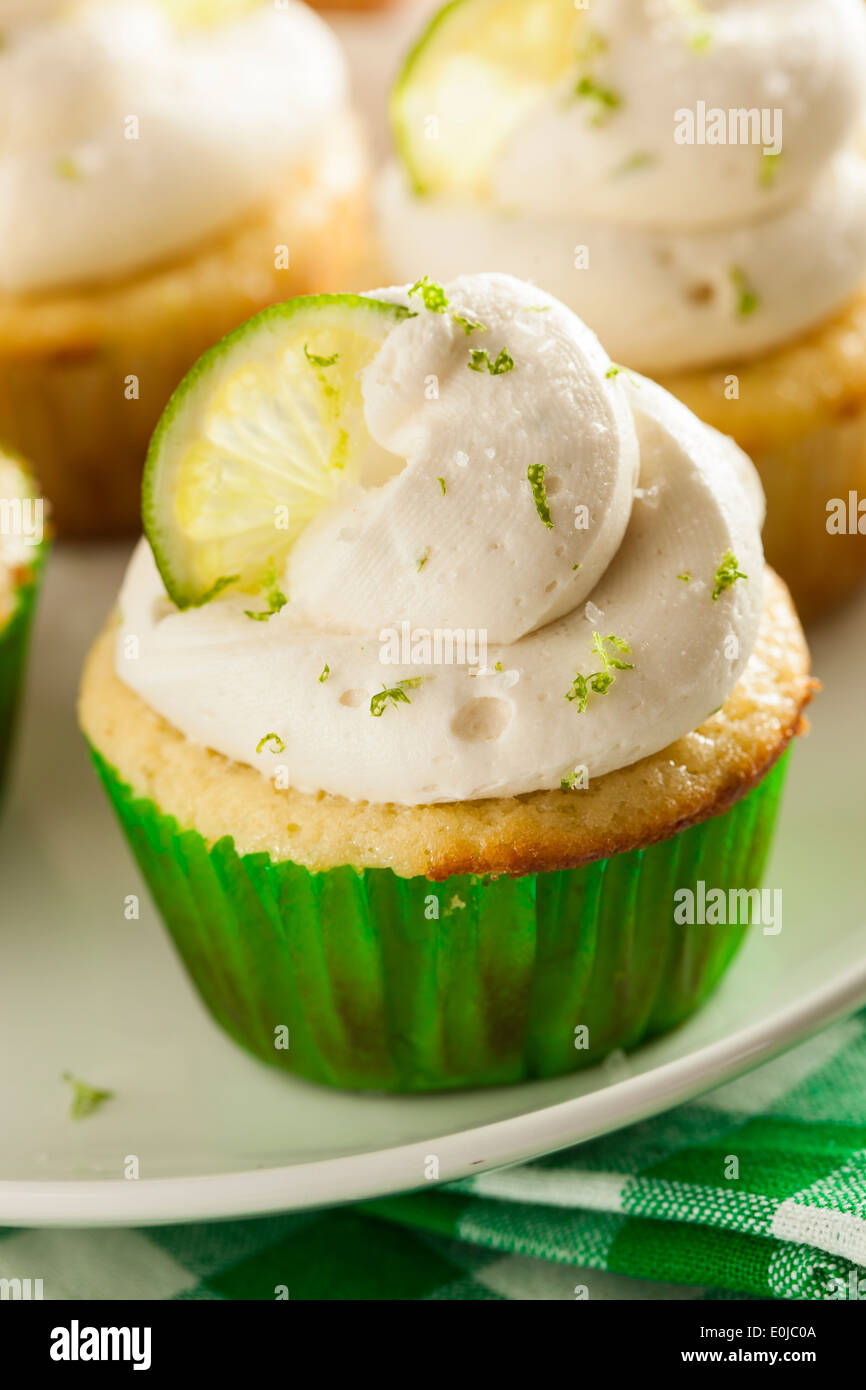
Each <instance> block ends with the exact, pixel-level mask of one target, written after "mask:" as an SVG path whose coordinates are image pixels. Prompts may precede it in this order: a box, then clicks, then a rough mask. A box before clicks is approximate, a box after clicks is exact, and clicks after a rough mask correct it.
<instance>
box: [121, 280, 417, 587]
mask: <svg viewBox="0 0 866 1390" xmlns="http://www.w3.org/2000/svg"><path fill="white" fill-rule="evenodd" d="M408 313H409V311H408V310H407V309H404V308H402V307H401V306H400V305H395V304H388V303H385V302H384V301H381V300H376V299H365V298H362V297H361V296H360V295H350V294H324V295H317V296H313V297H310V298H303V299H292V300H289V301H288V303H286V304H277V305H274V307H273V308H270V309H265V310H264V311H263V312H262V313H261V314H257V315H256V316H255V318H252V319H250V320H249V322H248V323H245V324H243V325H242V326H241V327H240V328H236V329H235V330H234V332H232V333H230V334H229V335H228V337H226V338H223V340H222V342H220V343H217V344H216V346H215V347H212V348H211V349H210V350H209V351H208V352H206V353H205V354H204V356H203V357H201V358H199V360H198V362H197V363H196V364H195V366H194V367H193V368H192V369H191V370H190V371H189V372H188V374H187V375H186V376H185V377H184V379H183V381H182V382H181V383H180V385H179V386H178V388H177V390H176V391H175V392H174V394H173V396H172V397H171V399H170V401H169V402H168V405H167V406H166V408H165V411H164V412H163V415H162V418H161V420H160V422H159V424H158V425H157V427H156V430H155V431H154V434H153V438H152V439H151V442H150V448H149V449H148V454H147V463H146V465H145V471H144V482H143V485H142V519H143V522H144V529H145V532H146V534H147V538H148V540H149V541H150V545H151V548H152V550H153V553H154V556H155V558H156V562H157V565H158V566H159V571H160V574H161V575H162V578H163V581H164V583H165V586H166V589H167V591H168V593H169V595H170V596H171V598H172V599H173V600H174V602H175V603H176V604H178V606H179V607H181V608H188V607H190V606H193V605H196V604H201V603H205V602H207V601H208V599H210V598H213V597H214V596H215V595H216V594H217V593H219V592H220V591H221V590H223V589H224V588H225V587H226V586H227V585H228V584H232V585H237V586H239V587H241V588H243V589H244V590H246V591H248V592H253V591H255V590H256V589H257V588H259V587H261V585H262V584H263V583H264V582H265V577H266V575H267V574H268V572H269V571H272V569H273V566H274V565H280V564H281V562H283V561H284V560H285V557H286V555H287V554H288V552H289V550H290V549H291V547H292V545H293V544H294V542H295V541H296V540H297V538H298V536H299V535H300V533H301V531H302V530H303V529H304V527H305V526H306V525H307V524H308V522H310V521H311V520H312V518H313V517H314V516H316V515H317V514H318V513H319V512H320V511H321V510H322V508H323V507H326V506H327V505H328V503H329V502H331V501H333V499H334V498H335V497H336V495H337V492H338V491H339V490H340V489H341V488H343V487H344V486H345V485H346V483H353V482H358V481H360V480H361V474H362V469H363V464H364V459H365V453H366V449H367V446H368V445H369V443H370V438H369V434H368V432H367V429H366V425H365V423H364V418H363V401H362V397H361V385H360V381H359V375H358V374H359V372H360V370H361V368H362V367H364V366H366V365H367V363H368V362H369V361H370V360H371V359H372V357H373V356H374V354H375V353H376V351H377V350H378V348H379V347H380V346H381V343H382V341H383V340H384V338H385V337H386V335H387V334H388V332H389V331H390V329H391V328H393V327H394V325H395V324H397V323H399V322H400V320H401V319H404V318H406V317H407V315H408Z"/></svg>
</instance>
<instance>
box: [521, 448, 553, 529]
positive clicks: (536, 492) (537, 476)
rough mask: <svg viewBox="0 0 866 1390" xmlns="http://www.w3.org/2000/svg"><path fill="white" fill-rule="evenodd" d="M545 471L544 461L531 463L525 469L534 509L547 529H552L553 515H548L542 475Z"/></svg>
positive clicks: (548, 510) (548, 505)
mask: <svg viewBox="0 0 866 1390" xmlns="http://www.w3.org/2000/svg"><path fill="white" fill-rule="evenodd" d="M546 472H547V464H546V463H531V464H530V465H529V467H528V468H527V470H526V476H527V478H528V479H529V486H530V487H531V488H532V500H533V501H534V503H535V510H536V511H537V512H538V515H539V516H540V517H541V520H542V521H543V522H544V524H545V526H546V527H547V529H548V531H552V530H553V517H552V516H551V515H550V504H549V503H548V501H547V488H546V486H545V482H544V475H545V473H546Z"/></svg>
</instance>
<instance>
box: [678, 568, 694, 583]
mask: <svg viewBox="0 0 866 1390" xmlns="http://www.w3.org/2000/svg"><path fill="white" fill-rule="evenodd" d="M691 578H692V572H691V570H683V572H682V574H678V575H677V579H681V580H682V581H683V583H684V584H689V583H690V582H691Z"/></svg>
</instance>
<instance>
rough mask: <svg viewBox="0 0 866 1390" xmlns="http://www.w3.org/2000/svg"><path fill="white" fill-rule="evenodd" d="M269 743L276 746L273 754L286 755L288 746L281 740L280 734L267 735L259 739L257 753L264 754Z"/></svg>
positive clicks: (272, 750)
mask: <svg viewBox="0 0 866 1390" xmlns="http://www.w3.org/2000/svg"><path fill="white" fill-rule="evenodd" d="M269 743H272V744H273V745H274V746H273V748H272V749H271V752H272V753H285V751H286V745H285V744H284V743H283V740H282V739H281V738H280V736H279V734H265V735H264V736H263V737H262V738H260V739H259V741H258V743H257V744H256V752H257V753H261V752H263V751H264V749H265V748H266V747H267V745H268V744H269Z"/></svg>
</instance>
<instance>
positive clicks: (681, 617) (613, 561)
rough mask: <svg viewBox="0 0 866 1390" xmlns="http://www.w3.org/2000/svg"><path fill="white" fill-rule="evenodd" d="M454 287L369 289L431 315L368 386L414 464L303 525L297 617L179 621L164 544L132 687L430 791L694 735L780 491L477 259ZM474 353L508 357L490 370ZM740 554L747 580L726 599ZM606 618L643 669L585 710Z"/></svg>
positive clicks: (186, 725) (126, 611)
mask: <svg viewBox="0 0 866 1390" xmlns="http://www.w3.org/2000/svg"><path fill="white" fill-rule="evenodd" d="M446 292H447V295H448V298H449V301H450V302H449V305H448V309H447V312H446V313H441V314H440V313H434V312H431V311H428V310H425V309H423V308H421V305H420V301H419V300H418V298H417V297H413V298H412V299H411V300H409V298H408V296H407V293H406V291H405V290H392V291H377V292H375V297H377V298H385V297H387V298H389V299H392V300H394V301H395V302H402V303H411V305H412V307H413V308H414V307H417V308H418V309H419V313H418V316H417V317H415V318H410V319H407V320H404V321H402V322H400V323H399V324H398V325H397V326H395V327H394V328H393V329H392V330H391V331H390V332H389V334H388V336H387V337H386V339H385V341H384V343H383V344H382V347H381V348H380V349H379V351H378V353H377V354H376V356H375V357H374V359H373V360H372V362H371V363H370V365H369V366H368V367H367V368H366V369H365V371H364V374H363V377H362V387H363V399H364V415H365V422H366V427H367V429H368V431H369V433H370V435H371V436H372V438H373V439H374V440H375V441H376V442H377V443H378V444H379V446H380V447H383V448H385V449H387V450H390V451H392V453H393V454H396V455H398V456H399V457H400V458H401V459H405V464H404V466H403V467H402V469H401V471H399V472H398V473H396V474H394V475H393V476H391V477H390V478H389V480H388V481H387V482H385V483H384V484H382V485H381V486H378V487H370V488H367V489H363V490H360V491H358V490H355V491H347V492H346V494H345V495H343V496H342V497H340V498H338V500H337V501H336V502H335V503H333V504H332V506H331V507H330V509H329V510H328V511H327V512H325V513H323V514H322V515H321V516H320V517H319V519H318V520H317V521H316V522H314V523H312V524H311V525H310V527H309V528H308V529H307V531H305V532H304V533H303V534H302V536H301V538H300V540H299V541H298V543H297V544H296V546H295V549H294V550H293V552H292V554H291V556H290V559H289V564H288V565H287V569H286V574H285V576H284V579H283V588H284V591H285V592H286V593H288V594H289V595H290V598H289V602H288V603H287V604H286V605H285V607H284V608H282V609H281V611H280V612H278V613H276V614H275V615H274V616H272V617H271V618H270V619H269V620H268V621H266V622H255V621H251V620H250V619H249V618H248V617H247V616H246V615H245V613H244V609H245V608H249V606H250V601H249V597H248V596H244V595H233V594H232V593H231V591H230V590H229V591H226V592H225V593H224V594H222V595H221V596H220V597H219V598H217V599H215V600H214V601H213V602H211V603H209V604H207V605H205V606H204V607H202V608H199V609H189V610H187V611H185V612H178V611H177V610H176V609H174V607H173V606H172V605H171V604H170V603H168V601H167V600H166V597H165V591H164V589H163V586H162V582H161V580H160V578H159V575H158V572H157V570H156V567H155V565H154V563H153V559H152V556H151V554H150V550H149V548H148V546H147V545H146V543H145V542H142V543H141V545H140V547H139V548H138V550H137V551H136V553H135V555H134V557H133V560H132V563H131V565H130V569H129V572H128V574H127V578H126V581H125V583H124V586H123V591H122V594H121V600H120V608H121V624H120V628H119V631H118V640H117V656H116V668H117V672H118V675H119V676H120V677H121V679H122V680H124V681H125V682H126V683H127V684H128V685H129V686H131V688H132V689H134V690H135V691H137V692H138V694H139V695H141V697H142V698H143V699H144V700H145V701H146V702H147V703H148V704H149V705H150V706H151V707H152V708H153V709H155V710H157V711H158V712H159V713H160V714H162V715H163V716H164V717H165V718H166V719H168V720H169V721H170V722H171V723H172V724H174V725H175V726H176V727H177V728H178V729H180V730H181V732H182V733H184V734H185V735H186V736H187V737H188V738H190V739H192V740H194V741H195V742H197V743H200V744H203V745H205V746H207V747H211V748H215V749H217V750H218V751H219V752H221V753H224V754H225V755H226V756H228V757H230V758H233V759H235V760H236V761H239V762H243V763H249V764H251V765H253V766H256V767H259V768H260V769H261V771H262V773H263V774H264V775H265V776H274V775H275V773H276V771H277V770H278V769H281V770H282V771H281V775H282V776H283V778H284V779H285V781H286V782H287V783H288V784H289V785H291V786H294V787H297V788H299V789H300V790H303V791H309V792H315V791H318V790H325V791H328V792H332V793H335V794H338V795H343V796H346V797H349V798H352V799H366V800H371V801H379V802H381V801H394V802H402V803H406V804H421V803H426V802H435V801H449V800H464V799H470V798H476V797H482V796H494V795H505V796H508V795H515V794H519V793H522V792H529V791H533V790H537V789H543V788H552V787H559V786H560V783H561V781H562V779H563V777H566V776H568V774H569V772H570V771H571V770H573V769H574V767H575V766H585V767H586V768H587V770H588V773H589V775H590V776H600V775H601V774H603V773H605V772H608V771H611V770H612V769H614V768H617V767H622V766H625V765H627V764H630V763H632V762H634V761H636V760H637V759H639V758H641V757H644V756H646V755H648V754H650V753H652V752H654V751H656V750H657V749H659V748H662V747H664V746H665V745H666V744H667V743H669V742H670V741H671V740H672V739H674V738H677V737H679V736H681V735H682V734H684V733H686V732H688V731H689V730H691V729H693V728H695V727H696V726H697V725H698V724H700V723H701V722H702V721H703V720H704V719H705V718H706V717H707V716H708V715H709V714H710V713H711V712H712V711H713V710H715V709H716V708H718V706H720V705H721V704H722V703H723V702H724V700H725V698H726V697H727V695H728V693H729V692H730V690H731V689H732V687H733V686H734V684H735V683H736V681H737V679H738V677H739V675H740V673H741V672H742V670H743V668H744V666H745V664H746V662H747V660H748V657H749V654H750V652H751V650H752V647H753V645H754V640H755V636H756V633H757V627H758V621H759V617H760V613H761V607H762V574H763V557H762V553H761V546H760V526H761V520H762V510H763V501H762V496H761V491H760V484H759V483H758V481H757V476H756V474H755V472H754V469H753V467H752V465H751V463H749V461H748V460H747V459H746V457H745V455H743V454H742V453H741V452H740V451H739V450H738V449H737V447H736V446H735V445H734V444H733V443H732V442H731V441H730V440H727V439H725V438H723V437H722V436H721V435H719V434H717V433H716V432H715V431H713V430H711V429H709V428H708V427H707V426H705V425H702V424H700V423H699V422H698V421H697V420H696V419H695V417H694V416H693V415H691V414H690V412H689V411H688V410H686V408H685V407H684V406H682V405H681V404H679V403H678V402H677V401H675V400H674V399H673V398H672V397H671V396H669V395H668V394H667V393H666V392H664V391H663V390H661V388H659V387H658V386H656V385H654V384H653V383H652V382H650V381H648V380H644V379H639V378H632V377H630V376H629V375H628V374H627V373H625V372H622V371H617V370H616V369H615V368H614V367H613V366H612V364H611V363H610V359H609V358H608V357H607V356H606V354H605V353H604V352H603V351H602V349H601V347H600V346H599V344H598V342H597V340H596V339H595V337H594V336H593V334H592V333H591V332H590V331H589V330H588V329H587V328H586V327H585V326H584V325H583V324H582V323H581V322H580V321H579V320H578V319H577V318H576V317H575V316H574V315H573V314H572V313H571V312H570V311H569V310H568V309H566V308H564V306H562V305H560V304H558V303H557V302H556V301H555V300H553V299H551V298H550V297H549V296H548V295H545V294H542V293H541V292H540V291H539V290H537V289H534V288H533V287H531V286H529V285H525V284H523V283H521V282H520V281H517V280H514V279H512V278H511V277H508V276H500V275H480V276H474V277H463V278H461V279H459V280H457V281H456V282H454V283H453V284H450V285H448V286H446ZM453 314H459V315H461V316H462V317H464V318H467V319H470V320H472V321H473V322H477V323H478V322H480V323H481V324H483V325H484V326H485V328H486V330H487V331H486V332H483V333H482V332H480V331H478V330H476V331H474V332H473V333H472V334H471V335H469V336H466V335H465V334H464V332H463V329H462V328H461V327H460V326H459V325H458V324H457V323H456V322H455V320H454V318H453V316H452V315H453ZM474 348H478V349H481V348H483V349H484V350H485V351H486V352H487V353H488V354H489V360H491V361H495V360H496V358H497V357H498V356H499V353H500V351H501V349H503V348H505V349H506V350H507V352H508V354H509V355H510V357H511V358H512V359H513V362H514V366H513V368H512V369H511V370H508V371H502V372H500V373H499V374H492V373H491V372H489V371H488V370H487V369H486V367H485V369H484V370H483V371H479V372H476V371H472V370H470V369H469V365H468V364H469V361H470V352H471V351H472V349H474ZM434 382H435V384H436V388H437V394H435V395H433V396H432V398H431V395H432V393H431V391H430V386H431V383H434ZM539 464H540V465H542V466H543V468H544V472H543V473H542V474H540V475H539V474H538V473H535V474H534V475H533V476H534V479H535V483H536V486H535V488H534V489H533V486H532V483H531V481H530V477H529V476H528V475H529V473H530V470H531V469H533V468H534V467H535V465H539ZM443 484H444V489H443ZM546 510H549V519H550V521H551V522H552V525H551V526H548V525H546V523H545V514H546ZM729 553H731V554H733V555H734V556H735V557H736V560H737V562H738V563H737V567H738V568H739V570H740V571H742V572H744V573H745V574H746V575H747V576H748V578H747V579H739V580H736V581H735V582H733V583H732V584H731V585H730V587H728V588H727V589H726V590H725V591H724V592H723V593H722V594H721V596H720V597H719V598H718V600H717V601H714V600H713V597H712V591H713V584H714V578H715V574H716V571H717V569H718V567H719V565H720V564H721V562H722V560H723V558H724V557H725V556H726V555H728V554H729ZM684 575H688V576H689V578H688V580H686V579H685V578H683V577H681V576H684ZM402 624H405V625H406V626H405V628H403V627H401V625H402ZM446 630H447V632H448V633H450V634H452V635H453V634H455V633H456V634H457V635H458V638H459V637H460V636H461V635H462V637H463V639H464V640H465V642H466V645H467V647H468V648H469V649H470V654H471V649H472V646H473V643H474V642H476V641H478V639H479V638H480V639H481V640H484V639H486V665H484V666H481V665H479V664H477V663H476V664H475V665H470V664H447V659H446V662H443V661H441V660H439V661H437V659H436V655H435V646H434V647H433V648H432V649H431V647H430V645H429V643H428V646H427V649H426V651H425V648H424V644H423V636H424V633H426V634H427V637H428V638H429V639H430V640H431V641H432V642H434V643H435V640H436V638H437V634H438V636H439V638H441V639H442V641H443V643H444V645H443V647H442V648H440V651H446V652H447V650H448V639H447V638H446V637H445V636H444V633H445V631H446ZM595 631H597V632H598V633H599V634H600V636H601V637H604V638H606V637H608V636H609V635H610V634H613V635H614V636H615V637H617V638H618V639H621V641H622V642H624V643H626V644H627V645H628V647H629V648H630V652H629V653H625V652H624V651H623V650H622V649H621V648H619V647H618V646H617V645H616V644H613V645H610V644H608V645H607V647H606V648H605V650H606V651H607V654H608V656H609V657H616V658H617V659H618V660H620V661H625V662H627V663H629V664H630V665H631V666H632V668H633V669H630V670H622V669H619V670H617V669H616V668H614V670H615V677H614V681H613V683H612V684H611V686H610V688H609V689H608V690H607V692H606V693H597V692H594V691H591V692H590V694H589V697H588V703H587V705H586V709H585V710H584V711H583V712H580V707H579V701H577V700H569V699H567V698H566V695H567V694H568V693H569V692H570V691H573V688H574V685H575V678H576V676H577V674H578V673H581V674H582V675H584V676H587V677H588V676H590V675H592V674H593V673H595V672H598V671H600V670H602V669H603V668H604V665H605V659H604V658H602V657H601V656H600V655H599V653H598V651H597V650H593V633H594V632H595ZM404 634H406V635H405V636H404ZM130 635H134V636H135V637H136V638H137V639H138V641H137V656H136V658H135V659H134V660H133V659H130V658H129V656H128V652H129V647H128V645H127V644H126V641H125V639H126V638H127V637H128V636H130ZM413 640H414V642H415V644H416V647H415V653H414V656H413V653H412V652H411V651H410V647H411V645H412V642H413ZM419 642H420V647H419V646H418V645H417V644H418V643H419ZM457 650H459V647H458V648H457ZM431 651H432V654H431ZM419 653H420V655H421V656H422V658H423V663H424V664H419V662H418V660H417V657H418V655H419ZM476 655H477V653H476ZM383 656H384V657H385V660H386V662H388V661H389V659H390V664H385V663H383V660H382V658H383ZM326 668H327V669H326ZM323 674H326V679H324V680H322V679H320V677H321V676H322V675H323ZM419 678H420V682H419V683H418V684H410V685H405V684H404V685H403V686H402V690H403V694H404V696H405V697H406V699H404V700H399V698H398V701H397V703H391V702H388V701H384V712H383V713H381V714H380V715H379V716H378V717H377V716H376V714H375V713H373V712H371V701H373V700H374V697H375V696H376V695H377V694H378V693H380V692H381V690H382V687H383V686H385V687H388V688H389V689H394V688H396V687H398V686H400V684H401V683H405V682H407V681H409V682H418V681H419ZM271 733H273V734H275V735H277V739H276V740H272V741H271V742H269V743H268V744H266V745H264V746H263V747H261V749H260V750H259V745H260V743H261V740H262V739H263V738H264V737H265V735H267V734H271ZM279 743H282V744H284V745H285V747H284V748H283V749H280V748H279ZM257 750H259V751H257Z"/></svg>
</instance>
